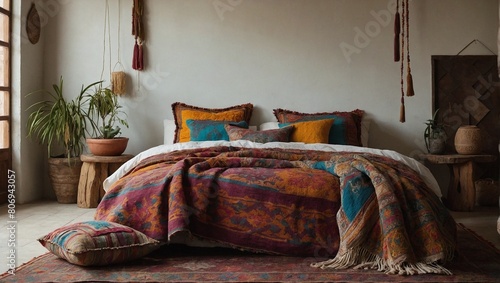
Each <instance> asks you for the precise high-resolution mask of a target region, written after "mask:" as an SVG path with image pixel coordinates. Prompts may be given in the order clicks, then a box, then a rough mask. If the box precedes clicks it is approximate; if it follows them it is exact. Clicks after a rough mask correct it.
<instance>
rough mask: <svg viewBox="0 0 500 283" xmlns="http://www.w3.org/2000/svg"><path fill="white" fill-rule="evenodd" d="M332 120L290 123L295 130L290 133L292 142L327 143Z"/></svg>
mask: <svg viewBox="0 0 500 283" xmlns="http://www.w3.org/2000/svg"><path fill="white" fill-rule="evenodd" d="M332 124H333V119H324V120H314V121H304V122H296V123H291V124H290V125H293V127H294V128H295V130H294V131H293V133H292V137H291V141H292V142H303V143H328V137H329V134H330V128H331V127H332Z"/></svg>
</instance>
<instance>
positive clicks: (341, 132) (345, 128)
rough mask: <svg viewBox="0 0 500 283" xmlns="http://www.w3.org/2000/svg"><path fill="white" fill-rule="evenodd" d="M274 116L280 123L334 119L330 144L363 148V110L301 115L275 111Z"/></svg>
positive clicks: (286, 111) (292, 112) (289, 111)
mask: <svg viewBox="0 0 500 283" xmlns="http://www.w3.org/2000/svg"><path fill="white" fill-rule="evenodd" d="M273 111H274V116H275V117H276V119H278V122H280V123H294V122H299V121H311V120H320V119H329V118H333V119H334V120H335V121H334V123H333V125H332V129H331V130H330V136H329V138H328V143H331V144H346V145H356V146H361V145H362V143H361V120H362V118H363V114H364V111H363V110H359V109H356V110H353V111H350V112H339V111H335V112H322V113H301V112H296V111H291V110H285V109H280V108H278V109H274V110H273Z"/></svg>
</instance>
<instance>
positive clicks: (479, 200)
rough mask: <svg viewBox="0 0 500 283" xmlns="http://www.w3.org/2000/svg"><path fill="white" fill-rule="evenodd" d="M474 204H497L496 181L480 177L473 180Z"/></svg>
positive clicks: (497, 191)
mask: <svg viewBox="0 0 500 283" xmlns="http://www.w3.org/2000/svg"><path fill="white" fill-rule="evenodd" d="M475 187H476V204H477V205H481V206H498V193H499V190H498V181H494V180H492V179H481V180H477V181H476V182H475Z"/></svg>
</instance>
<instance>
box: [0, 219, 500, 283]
mask: <svg viewBox="0 0 500 283" xmlns="http://www.w3.org/2000/svg"><path fill="white" fill-rule="evenodd" d="M458 246H459V249H458V251H457V252H456V255H455V259H454V260H453V262H451V263H449V264H448V265H446V267H447V268H449V269H450V270H451V271H452V272H453V275H451V276H446V275H417V276H398V275H386V274H383V273H381V272H377V271H373V270H352V269H348V270H331V269H325V270H323V269H317V268H312V267H310V266H309V265H310V263H312V262H317V261H318V260H319V259H318V258H301V257H283V256H271V255H262V254H253V253H246V252H240V251H235V250H229V249H219V248H218V249H209V248H204V249H203V248H187V247H183V246H170V247H164V248H162V249H161V250H158V251H157V252H155V253H153V254H151V255H149V256H148V257H146V258H143V259H140V260H137V261H134V262H131V263H129V264H125V265H116V266H107V267H92V268H82V267H78V266H75V265H72V264H69V263H67V262H66V261H64V260H61V259H58V258H56V257H55V256H53V255H52V254H50V253H47V254H44V255H42V256H40V257H38V258H35V259H33V260H32V261H30V262H28V263H26V264H24V265H22V266H21V267H19V268H18V269H17V270H16V274H15V275H9V274H3V275H0V282H188V281H189V282H209V281H210V282H214V281H216V282H241V281H246V282H248V281H259V282H277V281H286V282H293V281H296V282H299V281H300V282H308V281H309V282H319V281H321V282H325V281H329V282H331V281H342V282H360V281H370V282H498V280H499V278H500V251H499V250H497V249H495V248H494V247H493V246H492V245H491V244H490V243H488V242H486V241H485V240H483V239H482V238H481V237H479V236H477V235H476V234H475V233H474V232H472V231H470V230H469V229H467V228H465V227H464V226H463V225H460V224H459V225H458Z"/></svg>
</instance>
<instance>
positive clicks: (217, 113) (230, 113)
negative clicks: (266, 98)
mask: <svg viewBox="0 0 500 283" xmlns="http://www.w3.org/2000/svg"><path fill="white" fill-rule="evenodd" d="M252 110H253V104H251V103H246V104H241V105H234V106H231V107H226V108H203V107H197V106H192V105H188V104H184V103H181V102H175V103H173V104H172V112H173V114H174V120H175V126H176V129H175V137H174V142H187V141H190V131H189V127H188V126H187V124H186V121H187V120H214V121H228V122H241V121H245V122H246V123H247V125H248V124H249V123H250V117H251V116H252Z"/></svg>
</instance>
